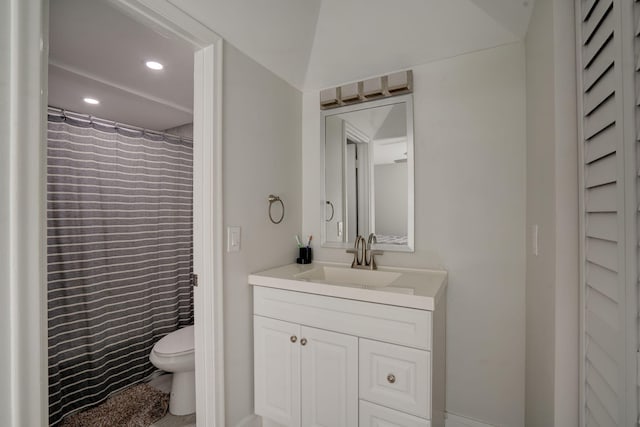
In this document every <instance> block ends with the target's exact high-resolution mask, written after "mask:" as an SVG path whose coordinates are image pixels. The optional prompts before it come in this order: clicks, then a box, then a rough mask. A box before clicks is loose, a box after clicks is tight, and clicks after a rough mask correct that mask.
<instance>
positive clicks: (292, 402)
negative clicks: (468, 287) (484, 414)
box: [249, 263, 447, 427]
mask: <svg viewBox="0 0 640 427" xmlns="http://www.w3.org/2000/svg"><path fill="white" fill-rule="evenodd" d="M249 283H250V284H251V285H253V286H254V289H253V290H254V293H253V295H254V300H253V312H254V368H255V380H254V385H255V412H256V414H258V415H260V416H262V417H263V419H264V420H265V423H264V425H265V426H266V425H273V426H279V425H281V426H288V427H299V426H326V427H354V426H359V427H365V426H366V427H369V426H398V427H400V426H403V427H404V426H406V427H427V426H444V408H445V321H446V301H445V300H446V284H447V273H446V272H445V271H435V270H407V269H395V268H381V269H380V270H376V271H369V270H355V269H351V268H349V267H348V266H346V265H340V264H328V263H327V264H324V263H314V264H310V265H300V264H292V265H287V266H284V267H279V268H275V269H271V270H267V271H263V272H260V273H256V274H252V275H250V276H249Z"/></svg>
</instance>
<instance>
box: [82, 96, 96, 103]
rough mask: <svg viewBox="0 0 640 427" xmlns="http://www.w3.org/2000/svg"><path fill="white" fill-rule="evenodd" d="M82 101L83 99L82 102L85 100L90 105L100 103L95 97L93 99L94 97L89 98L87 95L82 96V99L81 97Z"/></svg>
mask: <svg viewBox="0 0 640 427" xmlns="http://www.w3.org/2000/svg"><path fill="white" fill-rule="evenodd" d="M83 101H84V102H86V103H87V104H91V105H98V104H100V101H98V100H97V99H95V98H89V97H87V98H84V99H83Z"/></svg>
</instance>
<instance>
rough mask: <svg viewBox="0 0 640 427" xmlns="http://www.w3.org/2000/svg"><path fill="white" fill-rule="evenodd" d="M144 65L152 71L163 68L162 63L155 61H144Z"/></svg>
mask: <svg viewBox="0 0 640 427" xmlns="http://www.w3.org/2000/svg"><path fill="white" fill-rule="evenodd" d="M145 65H146V66H147V68H150V69H152V70H154V71H160V70H162V69H163V68H164V65H162V64H161V63H159V62H157V61H147V62H145Z"/></svg>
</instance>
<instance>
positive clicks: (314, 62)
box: [169, 0, 533, 91]
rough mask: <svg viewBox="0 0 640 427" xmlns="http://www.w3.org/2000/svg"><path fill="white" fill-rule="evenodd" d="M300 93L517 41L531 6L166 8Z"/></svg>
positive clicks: (382, 3) (435, 0)
mask: <svg viewBox="0 0 640 427" xmlns="http://www.w3.org/2000/svg"><path fill="white" fill-rule="evenodd" d="M169 1H170V2H171V3H173V4H174V5H176V6H177V7H179V8H181V9H183V10H184V11H185V12H187V13H189V14H190V15H192V16H197V17H198V19H199V20H201V21H202V22H203V23H204V24H206V25H207V26H209V27H210V28H211V29H213V30H214V31H216V32H217V33H218V34H220V35H221V36H222V37H223V38H225V39H226V40H228V41H229V42H230V43H232V44H233V45H235V46H236V47H238V48H239V49H240V50H242V51H243V52H245V53H246V54H247V55H249V56H250V57H252V58H253V59H255V60H256V61H257V62H259V63H260V64H262V65H263V66H264V67H266V68H268V69H269V70H271V71H273V72H274V73H275V74H277V75H278V76H280V77H281V78H282V79H284V80H286V81H287V82H289V83H290V84H292V85H293V86H295V87H296V88H298V89H300V90H303V91H312V90H317V89H321V88H327V87H332V86H336V85H339V84H342V83H347V82H352V81H358V80H361V79H364V78H367V77H372V76H377V75H381V74H386V73H388V72H391V71H396V70H400V69H405V68H410V67H413V66H416V65H419V64H424V63H427V62H431V61H436V60H439V59H443V58H449V57H453V56H456V55H460V54H464V53H468V52H473V51H477V50H481V49H487V48H491V47H495V46H499V45H502V44H507V43H512V42H515V41H518V40H522V39H523V37H524V35H525V34H526V30H527V26H528V23H529V18H530V15H531V10H532V8H533V0H303V1H300V0H270V1H261V2H257V1H251V0H169Z"/></svg>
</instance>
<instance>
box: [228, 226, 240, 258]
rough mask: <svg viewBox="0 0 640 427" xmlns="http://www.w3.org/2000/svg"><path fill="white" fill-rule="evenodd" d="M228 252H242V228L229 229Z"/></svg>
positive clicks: (232, 227)
mask: <svg viewBox="0 0 640 427" xmlns="http://www.w3.org/2000/svg"><path fill="white" fill-rule="evenodd" d="M227 252H240V227H237V226H230V227H227Z"/></svg>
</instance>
